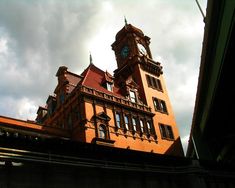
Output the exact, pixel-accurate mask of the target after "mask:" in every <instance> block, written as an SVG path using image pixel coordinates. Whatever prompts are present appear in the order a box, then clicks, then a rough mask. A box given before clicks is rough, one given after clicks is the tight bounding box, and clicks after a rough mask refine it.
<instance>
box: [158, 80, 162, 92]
mask: <svg viewBox="0 0 235 188" xmlns="http://www.w3.org/2000/svg"><path fill="white" fill-rule="evenodd" d="M157 85H158V89H159V90H161V91H162V84H161V81H160V80H159V79H157Z"/></svg>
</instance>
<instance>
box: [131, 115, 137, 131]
mask: <svg viewBox="0 0 235 188" xmlns="http://www.w3.org/2000/svg"><path fill="white" fill-rule="evenodd" d="M132 126H133V131H135V132H136V130H137V129H136V118H134V117H133V118H132Z"/></svg>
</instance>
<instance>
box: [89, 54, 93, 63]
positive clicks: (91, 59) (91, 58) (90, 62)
mask: <svg viewBox="0 0 235 188" xmlns="http://www.w3.org/2000/svg"><path fill="white" fill-rule="evenodd" d="M89 53H90V64H93V61H92V56H91V52H89Z"/></svg>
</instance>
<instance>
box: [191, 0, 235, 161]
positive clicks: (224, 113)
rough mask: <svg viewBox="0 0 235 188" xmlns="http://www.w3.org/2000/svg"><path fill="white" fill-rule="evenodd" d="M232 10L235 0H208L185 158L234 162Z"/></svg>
mask: <svg viewBox="0 0 235 188" xmlns="http://www.w3.org/2000/svg"><path fill="white" fill-rule="evenodd" d="M234 9H235V1H229V0H223V1H212V0H208V6H207V15H206V19H205V24H206V25H205V32H204V40H203V48H202V56H201V65H200V74H199V80H198V88H197V96H196V102H195V109H194V115H193V121H192V129H191V135H190V140H189V146H188V150H187V156H188V157H192V158H198V159H201V160H210V161H222V162H226V163H234V162H235V144H234V138H235V131H234V130H235V129H234V128H233V124H234V122H233V118H232V117H233V106H234V105H233V104H234V102H233V97H234V96H235V93H234V89H232V87H233V80H234V78H233V73H231V72H232V70H233V68H232V62H234V61H235V57H234V52H233V51H234V50H233V49H234V44H235V27H234V24H235V22H234V20H235V15H234Z"/></svg>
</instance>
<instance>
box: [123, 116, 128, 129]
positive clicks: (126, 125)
mask: <svg viewBox="0 0 235 188" xmlns="http://www.w3.org/2000/svg"><path fill="white" fill-rule="evenodd" d="M124 120H125V127H126V129H127V130H128V129H129V119H128V116H127V115H125V116H124Z"/></svg>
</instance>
